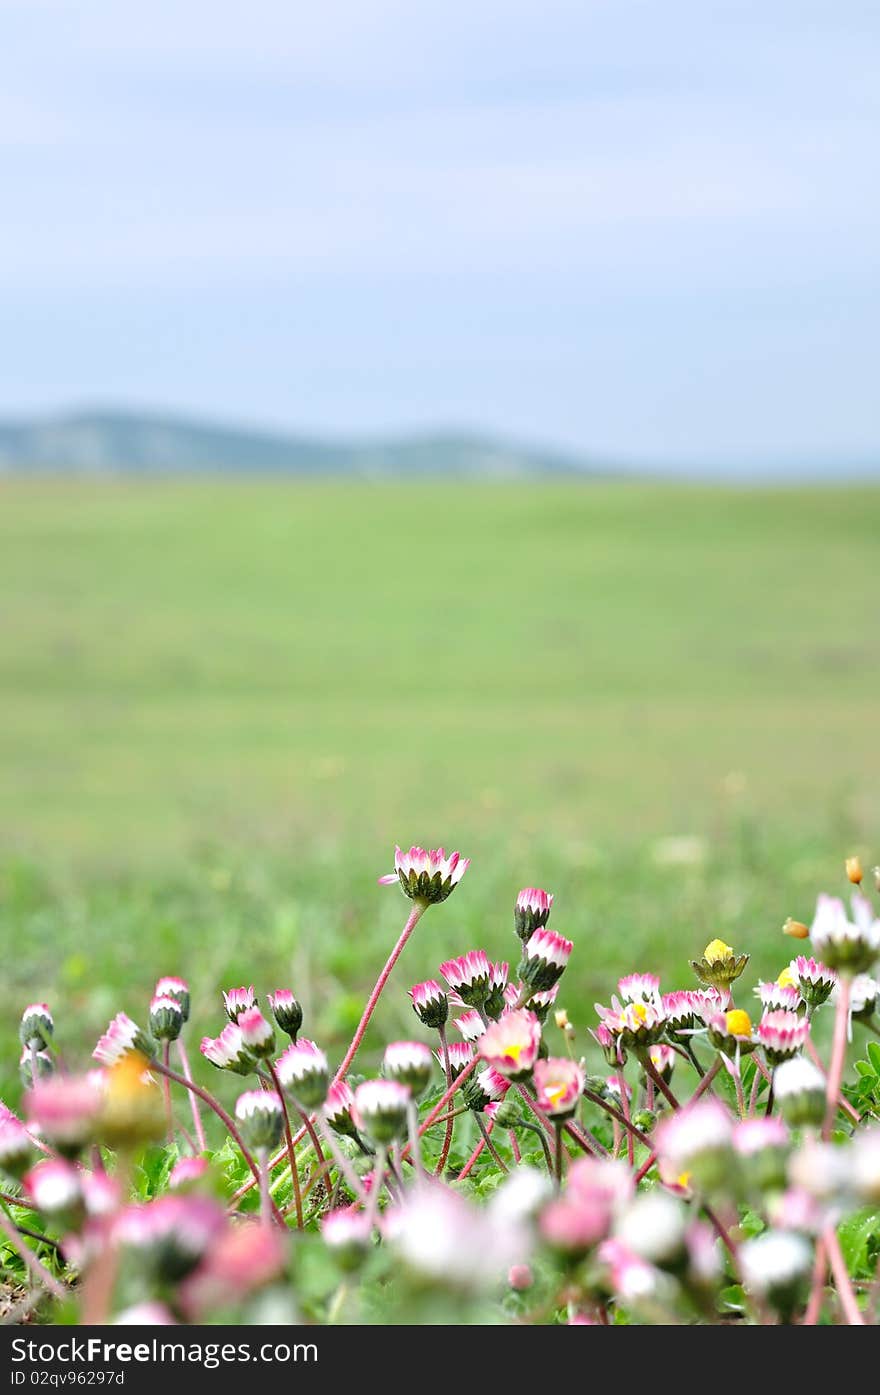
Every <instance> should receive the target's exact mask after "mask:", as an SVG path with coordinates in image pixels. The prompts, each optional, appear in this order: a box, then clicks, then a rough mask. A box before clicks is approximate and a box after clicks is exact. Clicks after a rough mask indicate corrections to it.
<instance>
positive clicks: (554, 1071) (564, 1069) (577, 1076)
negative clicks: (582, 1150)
mask: <svg viewBox="0 0 880 1395" xmlns="http://www.w3.org/2000/svg"><path fill="white" fill-rule="evenodd" d="M534 1078H535V1096H536V1099H537V1104H538V1108H539V1109H541V1110H543V1112H544V1113H545V1114H548V1115H549V1116H550V1118H551V1119H554V1120H562V1119H570V1118H571V1116H572V1114H574V1112H575V1110H576V1109H577V1107H578V1103H579V1102H580V1098H581V1093H582V1091H583V1088H584V1071H583V1067H582V1066H580V1065H579V1064H578V1062H577V1061H570V1060H569V1058H568V1057H567V1056H550V1057H548V1059H547V1060H546V1061H538V1062H537V1063H536V1064H535V1070H534Z"/></svg>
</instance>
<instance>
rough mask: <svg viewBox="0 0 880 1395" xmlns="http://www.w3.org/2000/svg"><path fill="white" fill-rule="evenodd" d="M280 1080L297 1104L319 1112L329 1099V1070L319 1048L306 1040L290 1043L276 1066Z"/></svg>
mask: <svg viewBox="0 0 880 1395" xmlns="http://www.w3.org/2000/svg"><path fill="white" fill-rule="evenodd" d="M275 1069H276V1070H277V1072H278V1079H279V1080H280V1081H281V1084H282V1087H283V1088H284V1089H285V1090H288V1091H289V1092H290V1094H291V1095H293V1098H294V1099H295V1100H296V1101H297V1103H298V1104H301V1105H304V1106H305V1107H306V1108H307V1109H316V1108H317V1107H318V1105H319V1104H323V1102H324V1100H325V1099H326V1097H327V1087H328V1085H329V1082H330V1067H329V1066H328V1064H327V1057H326V1056H325V1055H324V1053H323V1051H322V1050H321V1048H320V1047H319V1046H316V1045H315V1043H314V1042H313V1041H309V1040H308V1038H307V1037H300V1039H299V1041H298V1042H297V1043H296V1045H294V1044H293V1043H291V1045H290V1046H288V1047H287V1049H286V1050H285V1051H283V1052H282V1053H281V1055H280V1056H279V1057H278V1060H277V1061H276V1062H275Z"/></svg>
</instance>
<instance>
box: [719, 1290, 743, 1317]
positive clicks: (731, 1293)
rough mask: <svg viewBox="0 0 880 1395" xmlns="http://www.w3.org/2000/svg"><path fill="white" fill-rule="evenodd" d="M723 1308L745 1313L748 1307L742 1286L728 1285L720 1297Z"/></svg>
mask: <svg viewBox="0 0 880 1395" xmlns="http://www.w3.org/2000/svg"><path fill="white" fill-rule="evenodd" d="M718 1299H719V1302H720V1305H721V1307H722V1308H730V1309H732V1310H733V1311H734V1312H738V1313H740V1312H743V1311H744V1310H745V1306H746V1295H745V1293H744V1291H743V1287H742V1284H728V1286H727V1288H723V1289H722V1290H721V1292H720V1293H719V1295H718Z"/></svg>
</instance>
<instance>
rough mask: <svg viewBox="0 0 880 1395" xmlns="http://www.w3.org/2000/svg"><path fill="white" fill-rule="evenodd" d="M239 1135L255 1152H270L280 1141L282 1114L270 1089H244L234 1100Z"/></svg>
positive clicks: (278, 1103)
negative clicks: (239, 1130) (239, 1126)
mask: <svg viewBox="0 0 880 1395" xmlns="http://www.w3.org/2000/svg"><path fill="white" fill-rule="evenodd" d="M235 1117H236V1119H237V1120H238V1122H239V1124H240V1125H241V1135H242V1138H243V1139H244V1141H245V1143H246V1144H247V1145H248V1147H249V1148H253V1150H254V1152H255V1153H266V1152H271V1151H272V1149H273V1148H277V1146H278V1144H279V1142H280V1141H281V1132H282V1129H283V1126H284V1114H283V1111H282V1108H281V1101H280V1099H279V1098H278V1096H277V1095H276V1094H274V1093H273V1092H272V1091H271V1090H245V1092H244V1094H243V1095H239V1097H238V1099H237V1100H236V1102H235Z"/></svg>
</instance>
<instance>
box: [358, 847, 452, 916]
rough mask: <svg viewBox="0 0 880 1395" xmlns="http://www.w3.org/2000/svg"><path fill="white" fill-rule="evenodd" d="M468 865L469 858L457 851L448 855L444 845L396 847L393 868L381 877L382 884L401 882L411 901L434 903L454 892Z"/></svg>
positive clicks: (429, 904)
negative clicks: (443, 847)
mask: <svg viewBox="0 0 880 1395" xmlns="http://www.w3.org/2000/svg"><path fill="white" fill-rule="evenodd" d="M469 866H470V859H469V858H467V857H462V856H461V854H460V853H457V852H454V853H451V854H450V856H449V857H447V856H446V853H445V852H444V851H443V849H442V848H429V849H425V848H410V850H409V852H403V851H402V850H401V849H400V848H395V850H394V871H393V872H390V873H389V874H388V876H385V877H380V878H379V885H380V886H392V885H393V884H394V882H399V883H400V889H401V891H402V892H403V894H404V896H408V897H409V899H410V900H411V901H419V902H421V903H422V904H423V905H425V906H435V905H437V904H438V903H439V902H440V901H445V900H446V898H447V896H451V895H452V892H453V891H454V890H455V888H456V887H457V886H458V883H459V882H460V881H461V879H462V877H463V876H464V874H465V872H466V871H467V869H468V867H469Z"/></svg>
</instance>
